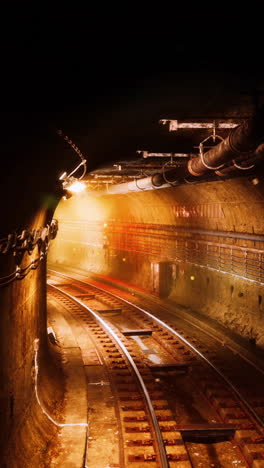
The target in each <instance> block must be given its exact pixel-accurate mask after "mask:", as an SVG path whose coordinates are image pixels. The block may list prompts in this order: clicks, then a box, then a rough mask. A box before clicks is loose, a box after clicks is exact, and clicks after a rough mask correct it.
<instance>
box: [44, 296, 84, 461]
mask: <svg viewBox="0 0 264 468" xmlns="http://www.w3.org/2000/svg"><path fill="white" fill-rule="evenodd" d="M66 314H67V312H66V309H64V308H63V307H62V306H60V305H59V304H58V303H55V302H54V301H52V300H51V301H49V307H48V324H49V326H52V328H53V330H54V331H55V334H56V338H57V339H58V341H59V345H60V346H61V348H60V350H61V353H62V361H63V369H64V373H65V377H66V396H65V408H64V412H63V417H64V424H76V423H87V394H86V380H85V373H84V367H83V361H82V356H81V351H80V348H79V346H78V343H77V342H76V339H75V337H74V334H73V332H72V329H71V326H70V325H69V322H68V320H67V318H68V317H69V315H67V318H65V315H66ZM86 443H87V427H84V426H66V427H63V428H61V429H60V431H59V454H58V455H57V456H54V457H53V459H52V461H51V464H50V466H51V467H54V468H55V467H61V466H63V467H65V468H78V467H79V468H82V467H83V466H84V460H85V453H86Z"/></svg>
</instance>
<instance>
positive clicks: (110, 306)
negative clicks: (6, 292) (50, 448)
mask: <svg viewBox="0 0 264 468" xmlns="http://www.w3.org/2000/svg"><path fill="white" fill-rule="evenodd" d="M49 291H50V294H52V296H53V297H54V298H55V300H57V301H60V302H63V303H64V306H65V307H67V308H68V309H69V310H70V311H71V313H72V314H73V316H74V317H75V318H76V320H78V321H80V322H81V323H82V324H83V326H84V328H85V331H86V333H87V336H89V337H90V338H91V339H92V341H93V344H94V348H95V356H100V357H99V360H98V357H97V358H96V359H97V362H100V363H102V364H103V366H105V368H106V371H105V375H107V378H108V381H109V387H110V388H111V392H112V398H113V402H114V405H115V414H116V418H117V427H118V433H119V447H118V452H119V460H118V462H116V463H115V464H112V465H111V467H114V466H118V467H120V468H121V467H130V466H133V467H134V468H139V467H142V464H143V462H144V464H145V462H147V466H149V467H150V468H152V467H153V468H154V467H162V468H163V467H172V468H173V467H174V466H175V467H178V468H185V467H186V468H187V467H191V466H193V467H207V466H208V467H211V466H214V467H231V466H239V467H242V466H243V467H244V466H245V467H246V466H247V467H248V466H252V467H254V468H261V467H264V434H263V433H264V423H263V417H264V411H263V408H264V401H263V400H264V398H263V397H262V395H264V393H262V388H264V387H263V385H264V375H263V373H262V371H261V369H258V368H256V366H255V367H252V366H251V365H250V362H249V360H248V358H247V359H243V356H240V355H239V354H237V353H236V354H234V353H233V352H232V351H231V349H230V347H228V348H224V347H220V346H219V342H216V341H215V339H214V338H213V337H212V336H209V335H205V337H204V336H202V337H201V332H199V333H198V331H197V330H195V329H194V330H192V332H191V335H190V336H189V335H188V333H190V331H191V330H190V326H189V330H188V332H186V329H180V327H179V323H176V324H175V320H173V318H172V317H171V316H170V314H167V315H168V317H167V316H166V322H164V321H163V320H162V319H161V314H160V313H159V311H158V308H157V310H155V314H153V308H152V313H150V312H149V311H148V310H144V309H143V308H142V307H138V306H135V305H134V304H132V303H130V302H129V301H128V300H125V299H124V298H121V297H117V296H116V295H114V294H113V292H112V293H111V292H109V291H106V290H104V289H103V287H100V288H99V287H95V285H92V284H89V283H88V282H86V281H80V280H77V279H76V278H70V277H69V276H66V275H63V274H61V273H58V272H54V271H50V276H49ZM159 315H160V316H159ZM162 315H164V312H163V314H162ZM176 322H177V320H176ZM181 326H182V323H181ZM187 328H188V327H187ZM82 352H83V355H84V356H85V352H86V351H85V349H82ZM96 359H95V361H96ZM84 364H85V359H84ZM90 364H91V362H90ZM86 366H87V369H89V362H88V363H87V362H86ZM238 366H239V372H238V369H237V368H238ZM235 369H236V375H235V376H234V375H230V373H234V370H235ZM246 371H247V376H250V379H251V381H250V382H248V381H247V378H245V372H246ZM243 376H244V381H243V379H242V377H243ZM249 383H250V385H248V384H249ZM252 387H253V388H252ZM258 387H259V390H258ZM252 390H254V391H252ZM88 399H89V394H88ZM87 453H88V456H89V447H88V450H87ZM87 466H89V468H90V466H91V467H92V466H93V465H92V464H91V460H89V464H88V462H87ZM94 466H96V465H94Z"/></svg>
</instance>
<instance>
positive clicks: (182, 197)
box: [49, 178, 264, 345]
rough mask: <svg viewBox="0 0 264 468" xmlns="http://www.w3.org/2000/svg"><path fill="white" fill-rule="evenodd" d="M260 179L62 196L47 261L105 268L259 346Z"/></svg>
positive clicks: (262, 327)
mask: <svg viewBox="0 0 264 468" xmlns="http://www.w3.org/2000/svg"><path fill="white" fill-rule="evenodd" d="M263 195H264V186H263V183H261V182H260V183H259V184H257V185H254V184H252V182H251V181H250V180H248V179H246V178H240V179H235V180H234V179H233V180H229V181H219V182H211V183H204V184H195V185H184V186H180V187H176V188H168V189H164V190H157V191H146V192H139V193H130V194H125V195H110V196H104V197H93V196H92V195H88V194H84V195H81V196H79V197H76V198H72V199H70V200H67V201H61V203H60V204H59V206H58V208H57V211H56V212H55V218H57V219H58V220H59V226H60V227H59V233H58V236H57V239H56V240H55V241H54V243H53V245H52V248H51V252H50V256H49V260H50V262H51V263H53V264H57V265H66V266H73V267H75V268H79V269H83V270H89V271H92V272H96V273H98V274H104V275H109V276H113V277H115V278H118V279H121V280H124V281H127V282H130V283H132V284H135V285H137V286H140V287H143V288H146V289H148V290H150V291H152V292H154V293H156V294H159V295H161V296H165V297H169V298H170V299H171V300H173V301H175V303H178V304H181V305H182V306H185V307H187V308H192V309H193V310H196V311H198V312H200V313H203V314H204V315H206V316H210V317H211V318H213V319H216V320H218V321H220V322H221V323H223V324H224V325H226V326H228V327H230V328H231V329H233V330H234V331H235V332H236V333H238V334H240V335H242V336H244V337H247V338H248V339H251V340H254V341H256V342H257V344H259V345H263V344H264V343H263V331H264V305H263V301H264V297H263V296H264V294H263V283H264V270H263V268H264V243H263V240H264V237H263V238H262V235H263V213H264V197H263Z"/></svg>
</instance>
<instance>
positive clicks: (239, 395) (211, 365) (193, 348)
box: [50, 270, 264, 427]
mask: <svg viewBox="0 0 264 468" xmlns="http://www.w3.org/2000/svg"><path fill="white" fill-rule="evenodd" d="M50 271H53V272H54V273H56V274H59V275H62V276H65V277H66V278H70V279H71V277H70V276H68V275H65V274H64V273H60V272H57V271H56V270H50ZM77 281H80V282H81V283H83V284H86V285H88V286H92V287H93V288H96V289H98V290H99V291H101V292H104V293H105V294H109V295H110V296H113V297H115V298H117V299H119V300H120V301H122V302H125V303H126V304H128V305H130V306H131V307H134V308H135V309H137V310H140V311H141V312H142V313H143V314H145V315H146V316H148V317H150V318H151V319H152V320H154V321H155V322H156V323H158V324H159V325H160V326H162V327H163V328H166V329H167V330H168V331H169V332H170V333H172V334H173V335H175V336H177V338H179V339H180V340H181V341H183V343H185V344H186V345H187V346H188V347H189V348H190V349H192V350H193V351H194V353H195V354H197V355H198V356H199V357H200V358H201V359H202V360H203V361H204V362H205V363H206V364H207V365H208V366H209V367H211V368H212V369H213V370H214V371H215V372H216V373H217V374H218V375H219V376H220V377H221V378H222V379H223V380H224V382H225V383H226V384H227V385H228V386H229V387H230V388H231V389H232V390H233V392H234V393H235V395H236V396H237V397H238V399H239V400H240V401H242V403H243V404H244V405H245V407H246V408H247V410H248V411H249V412H250V413H251V415H252V416H253V417H254V418H255V419H256V421H257V422H258V423H259V424H260V426H261V427H264V420H263V418H261V417H260V416H259V415H258V414H257V413H256V412H255V410H254V408H253V407H252V406H251V405H250V404H249V403H248V402H247V401H246V400H245V398H244V397H243V396H242V395H241V393H240V392H239V390H237V388H236V387H235V386H234V385H233V384H232V382H231V381H230V380H229V379H228V378H227V377H226V376H225V375H224V374H223V373H222V372H221V371H220V370H219V369H218V368H217V367H216V366H215V365H214V364H213V363H212V362H211V361H209V359H207V357H206V356H204V355H203V354H202V353H201V352H200V351H199V350H198V349H196V348H195V346H193V345H192V344H191V343H190V342H189V341H188V340H186V338H184V337H183V336H181V335H180V333H178V332H176V331H175V330H174V329H173V328H171V327H170V326H169V325H167V324H166V323H164V322H162V320H160V319H159V318H157V317H156V316H155V315H153V314H151V313H150V312H147V311H146V310H145V309H142V308H141V307H139V306H137V305H135V304H133V303H132V302H130V301H128V300H127V299H123V298H122V297H120V296H118V295H116V294H113V293H111V292H109V291H105V290H104V289H103V288H100V287H98V286H94V285H93V284H89V283H86V282H85V281H82V280H77Z"/></svg>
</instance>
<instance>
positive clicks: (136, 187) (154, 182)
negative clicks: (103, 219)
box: [108, 172, 169, 194]
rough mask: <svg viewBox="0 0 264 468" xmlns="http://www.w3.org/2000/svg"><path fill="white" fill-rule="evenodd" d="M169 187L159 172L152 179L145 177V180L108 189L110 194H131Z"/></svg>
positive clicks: (112, 186)
mask: <svg viewBox="0 0 264 468" xmlns="http://www.w3.org/2000/svg"><path fill="white" fill-rule="evenodd" d="M165 186H167V187H169V185H168V184H165V181H164V178H163V176H162V174H161V173H159V172H157V173H156V174H153V175H152V176H150V177H144V178H143V179H135V180H133V181H131V182H127V183H124V184H116V185H111V186H110V187H109V188H108V193H109V194H112V193H113V194H114V193H129V192H140V191H144V190H153V189H157V188H161V187H162V188H163V187H165Z"/></svg>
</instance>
